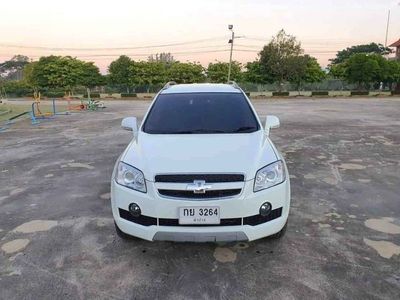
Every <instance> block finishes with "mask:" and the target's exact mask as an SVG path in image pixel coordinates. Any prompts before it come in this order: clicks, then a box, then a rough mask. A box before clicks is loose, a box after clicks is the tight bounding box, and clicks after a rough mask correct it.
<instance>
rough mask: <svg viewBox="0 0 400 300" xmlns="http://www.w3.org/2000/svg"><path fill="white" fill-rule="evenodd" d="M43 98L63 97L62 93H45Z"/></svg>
mask: <svg viewBox="0 0 400 300" xmlns="http://www.w3.org/2000/svg"><path fill="white" fill-rule="evenodd" d="M43 96H45V97H48V98H63V97H64V96H65V93H64V92H45V93H44V94H43Z"/></svg>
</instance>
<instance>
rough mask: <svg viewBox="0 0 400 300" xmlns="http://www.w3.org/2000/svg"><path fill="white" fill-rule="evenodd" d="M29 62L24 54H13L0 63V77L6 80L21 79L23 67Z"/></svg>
mask: <svg viewBox="0 0 400 300" xmlns="http://www.w3.org/2000/svg"><path fill="white" fill-rule="evenodd" d="M27 64H29V58H28V57H27V56H25V55H14V56H13V57H12V58H11V59H10V60H7V61H5V62H3V63H0V77H3V78H4V79H6V80H21V79H22V76H23V69H24V67H25V66H26V65H27Z"/></svg>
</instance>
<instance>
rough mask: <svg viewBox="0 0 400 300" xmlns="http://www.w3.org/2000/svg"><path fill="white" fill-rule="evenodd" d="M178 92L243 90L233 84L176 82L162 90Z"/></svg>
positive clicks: (238, 91)
mask: <svg viewBox="0 0 400 300" xmlns="http://www.w3.org/2000/svg"><path fill="white" fill-rule="evenodd" d="M177 93H241V91H240V89H238V88H235V87H234V86H233V85H230V84H218V83H193V84H176V85H171V86H169V87H168V88H166V89H164V90H162V91H161V94H177Z"/></svg>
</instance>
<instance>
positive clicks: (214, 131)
mask: <svg viewBox="0 0 400 300" xmlns="http://www.w3.org/2000/svg"><path fill="white" fill-rule="evenodd" d="M196 133H205V134H206V133H226V131H223V130H218V129H193V130H182V131H174V132H171V134H196Z"/></svg>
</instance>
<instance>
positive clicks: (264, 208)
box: [260, 202, 272, 217]
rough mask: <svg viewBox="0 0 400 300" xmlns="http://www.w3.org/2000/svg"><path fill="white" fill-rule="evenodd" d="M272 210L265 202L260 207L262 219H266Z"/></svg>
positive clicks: (269, 204)
mask: <svg viewBox="0 0 400 300" xmlns="http://www.w3.org/2000/svg"><path fill="white" fill-rule="evenodd" d="M271 209H272V205H271V203H269V202H265V203H264V204H263V205H261V207H260V215H262V216H263V217H266V216H268V215H269V214H270V212H271Z"/></svg>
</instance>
